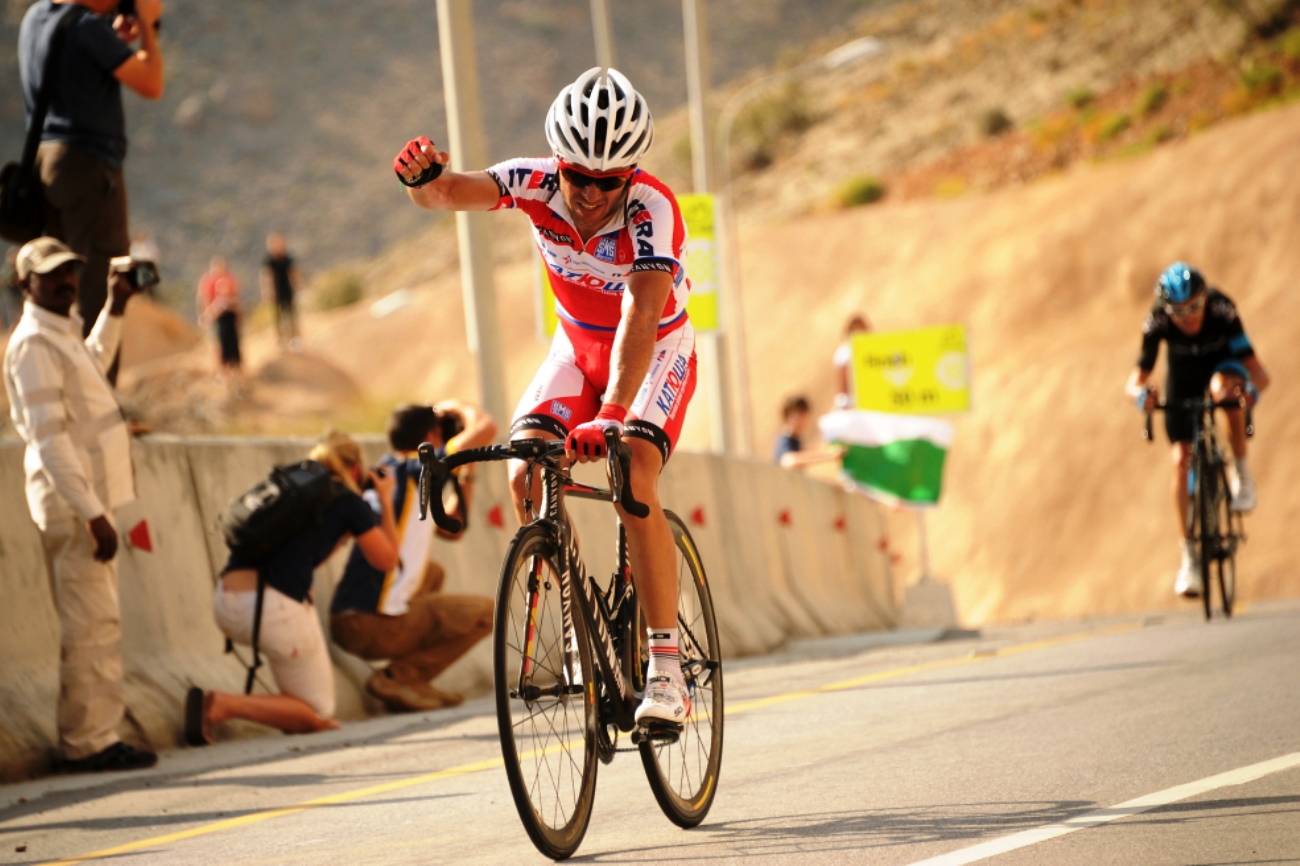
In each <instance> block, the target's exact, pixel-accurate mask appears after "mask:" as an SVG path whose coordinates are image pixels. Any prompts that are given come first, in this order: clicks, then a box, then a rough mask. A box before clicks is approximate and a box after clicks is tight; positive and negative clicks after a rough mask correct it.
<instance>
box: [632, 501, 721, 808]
mask: <svg viewBox="0 0 1300 866" xmlns="http://www.w3.org/2000/svg"><path fill="white" fill-rule="evenodd" d="M664 514H665V515H666V516H667V518H668V524H669V526H670V527H671V528H672V532H673V540H674V542H675V543H676V546H677V551H678V560H679V561H678V567H677V586H678V593H677V620H678V621H677V625H678V629H679V634H680V638H679V643H678V646H679V649H680V652H681V659H682V663H683V666H690V665H691V663H692V662H701V663H703V662H708V663H709V664H708V665H702V666H701V668H700V671H701V672H702V673H704V672H707V676H703V675H702V676H700V677H699V678H698V679H697V680H696V684H695V685H694V686H693V700H692V702H693V707H692V710H691V716H690V718H688V719H687V720H686V723H685V725H683V729H682V733H681V735H680V736H679V737H678V739H677V742H675V743H665V742H663V741H656V740H650V741H643V742H642V743H641V744H640V752H641V763H642V765H643V766H644V767H645V772H646V778H647V779H648V780H649V781H650V790H651V791H652V792H654V796H655V800H656V801H658V803H659V808H661V809H662V810H663V812H664V815H666V816H667V817H668V820H670V821H672V822H673V823H674V824H676V825H677V826H678V827H682V828H685V829H690V828H691V827H695V826H698V825H699V823H700V822H701V821H703V820H704V818H705V816H706V815H708V813H709V809H710V808H712V806H713V800H714V798H715V797H716V796H717V793H718V774H719V771H720V770H721V768H722V732H723V721H724V714H723V693H722V644H721V642H720V639H719V637H718V623H717V618H716V617H715V615H714V611H713V597H712V596H711V595H710V594H709V585H708V581H707V580H706V579H705V575H704V565H703V563H702V562H701V560H700V555H699V552H698V548H696V546H695V541H694V539H692V538H691V534H690V532H689V531H688V530H687V529H686V525H685V524H683V523H682V521H681V520H680V519H679V518H678V517H677V515H675V514H673V513H672V512H671V511H666V512H664Z"/></svg>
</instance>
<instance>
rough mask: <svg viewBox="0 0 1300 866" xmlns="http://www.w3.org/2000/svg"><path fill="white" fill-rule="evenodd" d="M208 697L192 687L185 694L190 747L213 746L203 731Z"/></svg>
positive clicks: (186, 726) (199, 689) (187, 736)
mask: <svg viewBox="0 0 1300 866" xmlns="http://www.w3.org/2000/svg"><path fill="white" fill-rule="evenodd" d="M205 703H207V696H206V695H204V694H203V689H201V688H199V687H198V686H191V687H190V690H189V691H188V692H186V693H185V742H186V744H187V745H190V746H207V745H210V744H211V740H209V739H208V737H207V734H206V733H205V732H204V730H203V705H204V704H205Z"/></svg>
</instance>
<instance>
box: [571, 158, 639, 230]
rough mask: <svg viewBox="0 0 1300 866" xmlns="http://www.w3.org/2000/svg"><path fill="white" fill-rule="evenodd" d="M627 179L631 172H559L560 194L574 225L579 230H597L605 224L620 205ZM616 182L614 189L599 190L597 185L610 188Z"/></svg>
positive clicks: (625, 189) (572, 170) (573, 170)
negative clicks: (575, 224) (586, 228)
mask: <svg viewBox="0 0 1300 866" xmlns="http://www.w3.org/2000/svg"><path fill="white" fill-rule="evenodd" d="M630 178H631V172H627V173H623V172H620V173H618V174H616V175H591V174H588V173H587V172H580V171H576V170H575V169H572V168H567V167H566V168H562V169H561V170H560V195H562V196H563V197H564V204H565V206H567V207H568V209H569V213H570V214H572V215H573V219H574V222H575V223H577V224H578V225H579V226H580V227H591V228H592V229H599V228H600V227H601V226H603V225H604V224H605V223H607V222H609V219H610V218H611V217H612V216H613V215H614V211H615V210H617V209H618V207H619V206H620V205H621V204H622V203H623V196H624V194H625V193H626V192H627V185H628V180H629V179H630ZM593 179H594V180H595V182H592V181H593ZM616 180H617V181H620V183H619V184H618V186H616V187H615V188H614V189H610V190H605V189H601V186H611V185H612V184H613V182H614V181H616ZM575 181H576V182H575Z"/></svg>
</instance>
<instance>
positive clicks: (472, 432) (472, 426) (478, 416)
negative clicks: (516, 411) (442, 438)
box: [433, 400, 497, 454]
mask: <svg viewBox="0 0 1300 866" xmlns="http://www.w3.org/2000/svg"><path fill="white" fill-rule="evenodd" d="M433 408H434V410H435V411H437V412H438V413H440V414H441V413H443V412H448V411H451V412H455V413H456V414H457V415H460V417H461V420H462V421H463V422H464V424H465V429H463V430H461V431H460V432H459V433H457V434H456V435H455V436H453V437H451V441H450V442H448V443H447V453H448V454H455V453H456V452H457V451H464V450H465V449H466V448H479V447H481V446H483V445H490V444H492V440H493V439H495V438H496V435H497V425H496V422H495V421H494V420H492V416H491V415H489V414H488V413H486V412H484V411H483V410H482V409H479V408H478V407H476V406H471V405H469V404H468V403H461V402H460V401H459V400H443V401H442V402H441V403H439V404H437V405H436V406H434V407H433Z"/></svg>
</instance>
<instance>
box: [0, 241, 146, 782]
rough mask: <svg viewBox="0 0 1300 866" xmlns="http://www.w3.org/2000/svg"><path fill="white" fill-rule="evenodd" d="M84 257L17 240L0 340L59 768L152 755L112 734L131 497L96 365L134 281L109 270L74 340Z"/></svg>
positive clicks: (127, 466) (109, 347) (120, 436)
mask: <svg viewBox="0 0 1300 866" xmlns="http://www.w3.org/2000/svg"><path fill="white" fill-rule="evenodd" d="M85 261H86V260H85V258H84V257H83V256H80V255H78V254H76V253H74V252H73V251H72V250H70V249H69V248H68V246H67V245H66V244H64V243H62V242H60V241H58V240H56V239H55V238H48V237H46V238H37V239H36V240H34V241H30V242H28V243H27V244H25V245H23V247H22V248H21V249H20V250H19V251H18V257H17V260H16V261H15V271H16V274H17V278H18V283H19V285H20V286H21V288H22V291H23V295H24V298H25V303H24V304H23V314H22V318H21V319H19V322H18V325H17V327H16V328H15V329H14V333H13V336H12V338H11V339H10V341H9V346H8V348H7V349H6V351H5V358H4V379H5V389H6V390H7V391H8V393H9V406H10V414H11V415H12V417H13V422H14V427H15V428H16V429H17V431H18V433H19V435H20V436H22V438H23V441H24V442H25V443H26V446H27V453H26V457H25V458H24V460H23V465H24V468H25V469H26V474H27V505H28V508H29V510H30V512H31V515H32V520H34V521H35V523H36V527H37V529H38V530H39V532H40V536H41V544H42V546H43V547H44V550H45V560H46V563H47V567H48V569H49V572H50V575H49V577H50V586H51V588H52V589H53V591H54V606H55V608H56V609H57V611H58V615H59V703H58V731H59V751H60V754H61V757H62V763H61V768H62V769H63V770H64V771H65V772H89V771H100V770H133V769H139V768H142V767H149V766H152V765H153V763H154V762H155V761H156V760H157V757H156V756H155V755H154V753H153V752H148V751H143V750H141V749H137V748H134V747H133V746H130V745H128V744H126V743H123V742H122V741H121V740H120V739H119V738H118V733H117V728H118V725H119V723H121V721H122V719H123V717H124V715H125V710H126V706H125V703H124V699H123V694H122V651H121V637H122V630H121V612H120V610H119V608H118V600H117V570H116V568H115V566H114V564H113V559H114V557H115V556H116V554H117V530H116V529H115V528H114V526H113V512H114V510H115V509H117V508H119V507H121V506H122V505H125V504H126V503H128V502H130V501H132V500H133V499H135V473H134V469H133V468H132V465H131V442H130V435H129V433H128V432H127V425H126V420H125V419H124V418H123V417H122V410H121V409H120V408H119V407H118V404H117V399H116V398H115V397H114V395H113V390H112V388H110V387H109V385H108V383H107V382H106V381H105V379H104V373H105V372H106V371H107V369H108V367H109V364H111V363H112V359H113V356H114V354H115V353H116V352H117V347H118V343H119V341H120V340H121V336H122V314H123V312H124V311H125V310H126V304H127V301H128V300H130V298H131V296H132V294H134V292H135V291H136V289H135V288H134V287H133V286H132V285H131V284H130V282H129V281H128V279H127V276H126V275H125V274H122V273H117V274H114V275H113V278H112V302H111V304H109V305H108V306H106V307H104V308H103V310H102V311H101V312H100V315H99V318H98V319H97V320H96V321H95V326H94V328H93V329H92V330H91V332H90V336H89V337H88V338H86V339H85V340H84V341H83V339H82V333H83V328H82V322H81V318H80V316H78V315H77V313H75V312H73V310H72V306H73V304H74V302H75V301H76V300H77V288H78V284H79V282H80V279H81V276H82V268H83V267H84V266H85Z"/></svg>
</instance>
